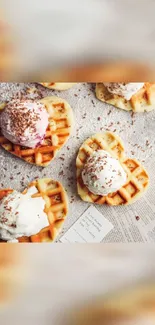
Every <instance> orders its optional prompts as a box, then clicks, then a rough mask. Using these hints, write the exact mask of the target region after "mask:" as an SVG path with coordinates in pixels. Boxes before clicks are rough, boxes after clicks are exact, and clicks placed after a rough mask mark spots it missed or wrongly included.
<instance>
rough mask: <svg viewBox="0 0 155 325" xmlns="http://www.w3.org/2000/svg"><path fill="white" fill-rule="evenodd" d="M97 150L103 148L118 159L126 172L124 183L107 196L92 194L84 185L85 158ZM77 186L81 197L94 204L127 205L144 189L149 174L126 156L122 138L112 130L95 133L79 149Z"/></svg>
mask: <svg viewBox="0 0 155 325" xmlns="http://www.w3.org/2000/svg"><path fill="white" fill-rule="evenodd" d="M97 150H105V151H107V152H109V153H110V155H111V156H112V157H114V158H116V159H118V160H119V162H120V164H121V165H122V167H123V169H124V170H125V172H126V174H127V182H126V184H125V185H124V186H123V187H122V188H121V189H120V190H118V191H117V192H115V193H112V194H109V195H107V196H100V195H94V194H93V193H91V192H90V191H89V190H88V189H87V187H86V186H85V185H84V183H83V180H82V170H83V167H84V164H85V163H86V161H87V158H88V157H89V156H90V155H91V154H92V153H93V152H94V151H97ZM76 167H77V187H78V194H79V195H80V197H81V199H82V200H83V201H86V202H92V203H95V204H100V205H102V204H105V203H107V204H109V205H122V204H123V205H127V204H131V203H133V202H135V201H136V200H138V199H139V198H140V197H141V196H142V195H143V194H144V192H145V191H146V189H147V187H148V184H149V176H148V174H147V172H146V170H145V169H144V167H143V166H142V165H141V164H140V163H139V162H138V161H137V160H136V159H132V158H127V157H126V156H125V152H124V145H123V142H122V140H121V139H120V138H119V137H118V136H117V135H116V134H114V133H112V132H105V133H103V134H102V133H101V134H100V133H99V134H95V135H94V136H92V137H91V138H89V139H87V140H86V141H85V142H84V143H83V145H82V147H81V148H80V150H79V153H78V156H77V160H76Z"/></svg>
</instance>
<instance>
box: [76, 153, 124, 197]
mask: <svg viewBox="0 0 155 325" xmlns="http://www.w3.org/2000/svg"><path fill="white" fill-rule="evenodd" d="M82 179H83V182H84V184H85V185H86V187H87V188H88V189H89V191H90V192H92V193H93V194H96V195H103V196H106V195H108V194H109V193H113V192H116V191H117V190H119V189H120V188H121V187H122V186H123V185H124V184H125V183H126V179H127V175H126V173H125V171H124V169H123V168H122V166H121V165H120V163H119V161H118V160H117V159H115V158H113V157H112V156H110V154H109V153H107V152H106V151H104V150H98V151H95V152H93V154H92V155H91V156H90V157H89V158H88V159H87V161H86V164H85V165H84V168H83V171H82Z"/></svg>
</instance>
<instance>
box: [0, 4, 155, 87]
mask: <svg viewBox="0 0 155 325" xmlns="http://www.w3.org/2000/svg"><path fill="white" fill-rule="evenodd" d="M0 3H1V10H0V11H1V22H0V34H1V35H0V36H1V37H0V79H1V81H36V80H37V81H56V80H57V81H58V82H60V81H69V82H75V81H87V82H88V81H91V82H94V81H96V82H97V81H98V82H101V81H110V82H112V81H119V82H123V81H125V82H128V81H130V82H131V81H144V80H145V81H154V80H155V56H154V53H155V42H154V38H155V34H154V30H155V20H154V12H155V2H154V1H152V0H141V1H135V0H125V1H124V0H111V1H110V0H98V1H96V0H79V1H75V0H72V1H71V0H66V1H65V2H64V1H63V0H57V1H54V0H53V1H51V0H44V1H42V0H33V1H32V0H27V1H22V0H14V1H12V0H1V2H0Z"/></svg>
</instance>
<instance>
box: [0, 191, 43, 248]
mask: <svg viewBox="0 0 155 325" xmlns="http://www.w3.org/2000/svg"><path fill="white" fill-rule="evenodd" d="M35 193H37V189H36V187H35V186H33V187H31V188H30V189H28V191H27V193H26V194H21V193H19V192H17V191H13V192H12V193H11V194H9V195H7V196H6V197H4V198H3V200H2V201H1V202H0V238H1V239H2V240H4V241H11V242H17V241H18V240H17V238H19V237H22V236H28V237H29V236H31V235H35V234H37V233H38V232H40V230H41V229H43V228H45V227H47V226H49V222H48V218H47V215H46V213H45V212H44V208H45V201H44V199H43V198H42V197H32V195H33V194H35Z"/></svg>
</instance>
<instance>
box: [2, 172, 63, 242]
mask: <svg viewBox="0 0 155 325" xmlns="http://www.w3.org/2000/svg"><path fill="white" fill-rule="evenodd" d="M32 186H35V187H36V188H37V190H38V192H37V193H36V194H34V195H33V197H42V198H43V199H44V200H45V202H46V204H45V213H46V214H47V217H48V221H49V226H48V227H46V228H44V229H42V230H41V231H40V232H39V233H38V234H36V235H33V236H30V237H20V238H18V241H19V243H27V242H32V243H41V242H52V241H54V240H55V239H56V237H57V236H58V234H59V233H60V231H61V229H62V226H63V224H64V221H65V219H66V216H67V214H68V197H67V194H66V192H65V190H64V188H63V186H62V185H61V183H59V182H57V181H54V180H52V179H50V178H44V179H38V180H35V181H33V182H32V183H30V184H29V186H28V188H30V187H32ZM28 188H27V189H26V190H25V191H24V192H23V194H26V192H27V190H28ZM12 191H13V190H10V189H4V190H0V200H2V199H3V197H4V196H6V195H8V194H9V193H11V192H12Z"/></svg>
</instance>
